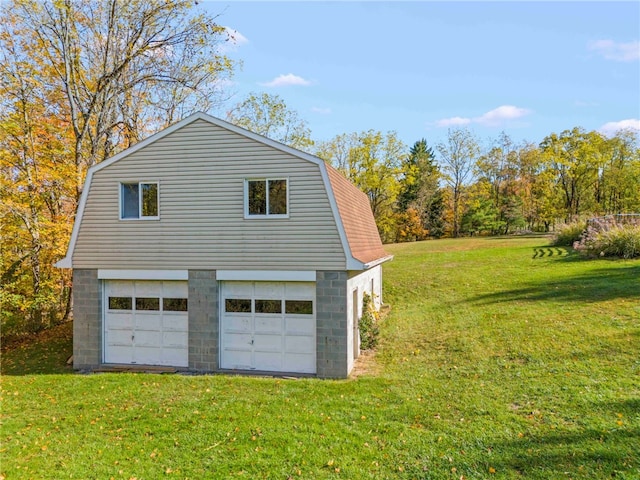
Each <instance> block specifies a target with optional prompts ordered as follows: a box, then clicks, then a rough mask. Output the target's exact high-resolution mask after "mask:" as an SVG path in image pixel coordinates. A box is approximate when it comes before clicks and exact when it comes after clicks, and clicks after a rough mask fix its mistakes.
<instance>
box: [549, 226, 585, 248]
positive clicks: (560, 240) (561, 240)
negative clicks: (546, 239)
mask: <svg viewBox="0 0 640 480" xmlns="http://www.w3.org/2000/svg"><path fill="white" fill-rule="evenodd" d="M586 228H587V222H584V221H576V222H571V223H566V224H564V225H562V226H560V228H559V229H558V231H557V232H556V233H555V236H554V238H553V244H554V245H556V246H565V247H570V246H572V245H573V244H574V243H575V242H577V241H579V240H580V238H581V236H582V234H583V232H584V231H585V229H586Z"/></svg>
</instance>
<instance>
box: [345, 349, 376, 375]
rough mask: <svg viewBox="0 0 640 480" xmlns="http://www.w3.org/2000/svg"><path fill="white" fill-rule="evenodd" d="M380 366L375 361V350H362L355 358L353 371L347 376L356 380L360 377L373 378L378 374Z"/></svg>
mask: <svg viewBox="0 0 640 480" xmlns="http://www.w3.org/2000/svg"><path fill="white" fill-rule="evenodd" d="M380 370H381V369H380V365H379V364H378V362H377V361H376V351H375V350H364V351H362V352H360V356H359V357H358V358H356V360H355V362H354V364H353V369H352V370H351V373H350V374H349V378H358V377H362V376H373V377H375V376H376V375H378V374H379V373H380Z"/></svg>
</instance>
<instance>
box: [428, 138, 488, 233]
mask: <svg viewBox="0 0 640 480" xmlns="http://www.w3.org/2000/svg"><path fill="white" fill-rule="evenodd" d="M437 148H438V152H439V153H440V158H441V161H442V170H443V173H444V179H445V181H446V182H447V184H448V186H449V188H450V189H451V213H452V215H451V218H452V222H453V225H452V227H453V231H452V234H453V236H454V237H458V236H460V217H461V215H462V206H463V205H462V196H463V192H464V187H465V184H466V183H467V182H468V181H469V180H470V179H471V176H472V172H473V166H474V164H475V161H476V159H477V157H478V155H479V152H480V147H479V146H478V141H477V140H476V138H475V137H474V136H473V135H472V134H471V132H469V131H468V130H466V129H454V130H449V133H448V136H447V141H446V143H445V142H442V143H439V144H438V146H437Z"/></svg>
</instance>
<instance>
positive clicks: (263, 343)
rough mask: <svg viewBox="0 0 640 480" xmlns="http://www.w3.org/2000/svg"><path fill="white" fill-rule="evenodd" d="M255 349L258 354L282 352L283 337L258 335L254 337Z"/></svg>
mask: <svg viewBox="0 0 640 480" xmlns="http://www.w3.org/2000/svg"><path fill="white" fill-rule="evenodd" d="M253 348H254V349H255V351H256V352H257V351H262V352H282V335H265V334H260V335H258V334H256V335H254V336H253Z"/></svg>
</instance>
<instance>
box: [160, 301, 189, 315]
mask: <svg viewBox="0 0 640 480" xmlns="http://www.w3.org/2000/svg"><path fill="white" fill-rule="evenodd" d="M162 310H164V311H165V312H186V311H187V299H186V298H163V299H162Z"/></svg>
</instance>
